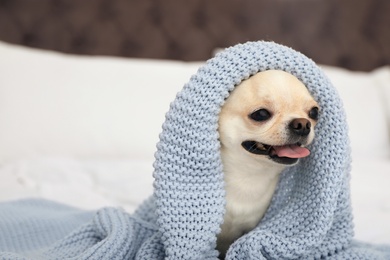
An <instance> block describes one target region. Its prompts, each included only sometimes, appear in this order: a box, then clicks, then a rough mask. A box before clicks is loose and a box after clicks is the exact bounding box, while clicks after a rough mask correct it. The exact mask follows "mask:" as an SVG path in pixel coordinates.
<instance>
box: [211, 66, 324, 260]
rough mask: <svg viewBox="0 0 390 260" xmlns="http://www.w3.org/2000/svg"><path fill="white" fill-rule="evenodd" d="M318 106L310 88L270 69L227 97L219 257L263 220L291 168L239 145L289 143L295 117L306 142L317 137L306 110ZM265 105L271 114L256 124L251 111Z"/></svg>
mask: <svg viewBox="0 0 390 260" xmlns="http://www.w3.org/2000/svg"><path fill="white" fill-rule="evenodd" d="M315 106H318V105H317V103H316V102H315V101H314V99H313V98H312V97H311V95H310V94H309V92H308V90H307V89H306V87H305V86H304V85H303V84H302V83H301V82H300V81H299V80H298V79H297V78H296V77H294V76H293V75H291V74H289V73H286V72H284V71H277V70H270V71H265V72H260V73H257V74H256V75H254V76H252V77H250V78H249V79H247V80H245V81H243V82H242V83H241V84H240V85H238V86H237V87H236V88H235V90H234V91H233V92H232V93H231V95H230V96H229V98H228V99H227V100H226V102H225V104H224V106H223V107H222V111H221V113H220V118H219V134H220V142H221V156H222V162H223V170H224V178H225V190H226V213H225V216H224V222H223V224H222V226H221V233H220V234H219V235H218V246H217V248H218V250H219V251H220V252H221V255H222V257H223V255H224V254H225V253H226V251H227V250H228V248H229V246H230V245H231V244H232V243H233V242H234V241H235V240H236V239H238V238H239V237H240V236H242V235H243V234H245V233H247V232H249V231H250V230H252V229H253V228H254V227H255V226H256V225H257V224H258V223H259V221H260V220H261V219H262V217H263V216H264V214H265V212H266V211H267V208H268V206H269V204H270V201H271V199H272V196H273V193H274V191H275V188H276V186H277V183H278V180H279V175H280V173H281V172H282V171H283V169H285V168H286V167H287V166H286V165H285V164H279V163H276V162H274V161H273V160H271V159H270V158H269V157H268V156H265V155H258V154H252V153H250V152H248V151H247V150H245V149H244V148H243V147H242V146H241V143H242V142H243V141H245V140H255V141H257V142H259V143H264V144H269V145H284V144H287V142H288V140H289V139H288V138H289V132H288V128H287V126H288V124H289V123H290V122H291V120H293V119H294V118H306V119H308V120H309V121H310V122H311V131H310V134H309V135H308V137H307V139H306V140H305V141H304V142H303V144H305V145H307V144H309V143H310V142H312V140H313V138H314V131H313V126H314V125H315V123H316V122H315V120H311V119H310V118H309V116H308V112H309V111H310V109H311V108H313V107H315ZM260 108H265V109H267V110H269V111H271V112H272V117H271V118H270V119H269V120H267V121H264V122H256V121H254V120H252V119H251V118H250V117H249V115H250V114H251V113H252V112H254V111H256V110H258V109H260Z"/></svg>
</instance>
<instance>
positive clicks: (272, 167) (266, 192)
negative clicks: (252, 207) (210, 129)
mask: <svg viewBox="0 0 390 260" xmlns="http://www.w3.org/2000/svg"><path fill="white" fill-rule="evenodd" d="M244 153H245V151H242V150H241V151H237V150H233V149H224V148H223V147H222V149H221V155H222V163H223V171H224V180H225V190H226V199H227V203H228V205H227V210H228V211H229V208H230V207H229V204H230V203H234V204H237V203H244V204H245V202H246V201H247V202H249V203H251V204H252V203H253V202H256V204H257V205H258V206H259V207H261V209H259V210H260V211H261V212H260V214H261V215H263V214H264V213H265V211H266V209H267V207H268V204H269V203H270V201H271V198H272V195H273V193H274V191H275V188H276V185H277V183H278V181H279V175H280V173H281V172H282V171H283V170H284V169H285V166H283V165H278V164H275V163H273V162H268V161H267V159H264V160H262V161H260V160H256V159H255V158H251V157H250V156H248V155H246V154H244Z"/></svg>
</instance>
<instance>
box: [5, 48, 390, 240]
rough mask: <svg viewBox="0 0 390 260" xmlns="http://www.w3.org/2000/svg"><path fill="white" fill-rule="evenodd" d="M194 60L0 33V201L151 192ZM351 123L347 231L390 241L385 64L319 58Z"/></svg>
mask: <svg viewBox="0 0 390 260" xmlns="http://www.w3.org/2000/svg"><path fill="white" fill-rule="evenodd" d="M200 64H201V63H183V62H172V61H170V62H169V61H155V60H137V59H120V58H107V57H106V58H103V57H79V56H73V55H62V54H58V53H53V52H48V51H38V50H31V49H27V48H23V47H16V46H12V45H8V44H4V43H1V42H0V122H1V127H0V201H5V200H10V199H18V198H25V197H42V198H47V199H52V200H56V201H59V202H64V203H67V204H71V205H74V206H78V207H81V208H85V209H92V208H98V207H103V206H120V207H123V208H125V209H126V210H127V211H129V212H132V211H133V210H134V209H135V208H136V206H137V205H139V203H141V202H142V200H144V199H145V198H147V197H148V196H150V195H151V194H152V190H153V188H152V182H153V179H152V172H153V167H152V164H153V153H154V150H155V143H156V142H157V140H158V134H159V132H160V128H161V124H162V122H163V121H164V114H165V112H166V111H167V110H168V107H169V103H170V102H171V101H172V100H173V99H174V97H175V94H176V92H177V91H179V90H180V89H181V88H182V86H183V84H184V83H185V82H186V81H187V80H188V79H189V77H190V76H191V75H192V74H193V73H195V71H196V69H197V68H198V67H199V65H200ZM324 70H325V71H326V73H327V74H328V76H329V77H330V78H331V80H332V81H333V82H334V84H335V86H336V87H337V88H338V89H339V92H340V95H341V96H342V98H343V100H344V104H345V109H346V112H347V116H348V121H349V125H350V136H351V144H352V149H353V152H352V155H353V160H354V161H353V165H352V179H351V192H352V203H353V211H354V215H355V224H356V238H357V239H359V240H363V241H367V242H375V243H390V223H389V221H388V220H390V189H388V186H389V184H390V130H389V125H390V105H389V104H390V67H382V68H380V69H378V70H375V71H373V72H370V73H357V72H350V71H346V70H343V69H340V68H334V67H327V66H324Z"/></svg>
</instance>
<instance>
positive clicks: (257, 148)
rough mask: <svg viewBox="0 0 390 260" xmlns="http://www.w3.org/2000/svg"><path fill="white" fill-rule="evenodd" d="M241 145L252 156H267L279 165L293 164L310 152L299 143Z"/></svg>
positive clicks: (246, 142)
mask: <svg viewBox="0 0 390 260" xmlns="http://www.w3.org/2000/svg"><path fill="white" fill-rule="evenodd" d="M241 145H242V147H243V148H244V149H245V150H247V151H248V152H250V153H252V154H258V155H267V156H269V158H270V159H271V160H273V161H275V162H277V163H280V164H294V163H296V162H297V161H298V160H299V158H303V157H307V156H309V154H310V150H309V149H307V148H306V147H303V146H302V144H301V143H295V144H286V145H268V144H262V143H259V142H256V141H244V142H242V143H241Z"/></svg>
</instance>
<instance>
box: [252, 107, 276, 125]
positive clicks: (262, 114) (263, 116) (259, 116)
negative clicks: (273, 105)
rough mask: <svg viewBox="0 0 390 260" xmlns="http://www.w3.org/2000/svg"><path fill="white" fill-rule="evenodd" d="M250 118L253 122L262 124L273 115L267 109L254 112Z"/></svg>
mask: <svg viewBox="0 0 390 260" xmlns="http://www.w3.org/2000/svg"><path fill="white" fill-rule="evenodd" d="M249 117H250V118H251V119H252V120H255V121H258V122H261V121H265V120H267V119H269V118H270V117H271V113H270V112H269V111H268V110H267V109H263V108H262V109H259V110H256V111H255V112H253V113H252V114H250V115H249Z"/></svg>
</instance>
